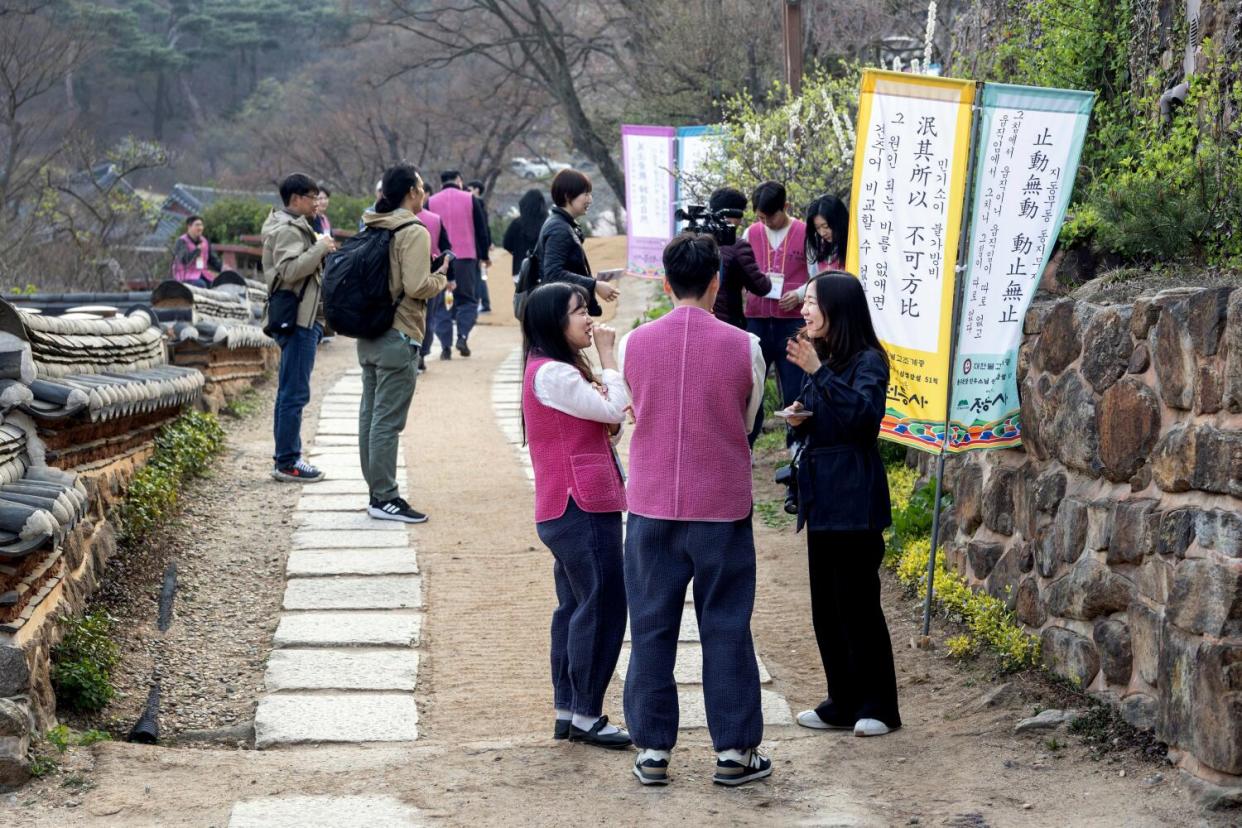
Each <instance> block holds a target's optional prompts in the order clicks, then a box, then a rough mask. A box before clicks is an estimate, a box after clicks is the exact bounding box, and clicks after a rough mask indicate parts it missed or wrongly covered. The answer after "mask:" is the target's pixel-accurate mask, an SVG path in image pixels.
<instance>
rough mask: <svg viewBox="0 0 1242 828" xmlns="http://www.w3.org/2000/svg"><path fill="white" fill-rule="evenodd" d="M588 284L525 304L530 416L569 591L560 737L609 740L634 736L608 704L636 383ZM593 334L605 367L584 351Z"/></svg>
mask: <svg viewBox="0 0 1242 828" xmlns="http://www.w3.org/2000/svg"><path fill="white" fill-rule="evenodd" d="M588 301H589V297H588V295H587V292H586V291H585V290H584V289H582V288H580V287H578V286H577V285H570V284H567V283H563V282H561V283H552V284H547V285H541V286H540V287H538V288H537V289H535V290H533V291H531V293H530V296H529V297H528V298H527V300H526V306H525V312H524V313H523V315H522V333H523V335H524V339H525V356H526V358H525V363H526V371H525V379H524V380H523V383H522V417H523V421H524V425H525V429H526V441H527V444H528V445H529V446H530V459H531V463H532V464H533V465H534V469H535V526H536V529H537V531H538V533H539V539H540V540H541V541H543V543H544V544H545V545H546V546H547V547H548V549H549V550H551V552H552V557H553V564H552V574H553V577H554V578H555V580H556V596H557V599H558V600H559V602H560V605H559V606H558V607H557V609H556V610H555V612H553V613H552V692H553V705H554V706H555V708H556V726H555V728H554V730H553V738H556V739H569V740H570V741H573V742H584V743H586V744H590V745H596V746H598V747H603V748H614V749H620V748H625V747H629V745H630V736H629V734H628V733H626V732H625V731H624V730H620V729H618V728H617V727H616V726H614V725H611V724H609V723H608V717H607V716H604V715H602V713H603V704H604V692H605V691H606V690H607V689H608V682H609V680H610V679H611V678H612V673H613V670H615V669H616V666H617V657H618V656H619V655H620V653H621V641H622V639H623V638H624V636H625V613H626V604H625V576H624V573H623V568H622V559H621V513H622V512H623V511H625V484H624V483H623V482H622V479H621V469H620V467H619V465H618V463H617V459H616V455H615V454H614V453H613V449H612V442H611V438H612V437H614V436H616V435H617V434H619V433H620V431H621V423H622V421H623V420H624V419H625V409H626V406H628V405H629V393H628V392H627V390H626V387H625V381H624V380H623V379H622V378H621V374H620V373H619V372H618V371H617V360H616V356H615V355H614V353H613V345H614V342H615V341H616V334H615V332H614V331H613V330H612V329H611V328H605V327H601V326H593V325H592V322H591V317H590V316H589V315H588V313H587V306H588ZM592 335H594V339H595V348H596V350H597V351H598V352H599V360H600V364H601V365H602V366H603V372H602V374H601V376H599V377H596V376H595V374H594V373H593V372H592V371H591V367H590V364H589V363H588V362H587V360H586V356H585V354H584V353H583V352H584V351H585V350H586V349H587V348H589V347H590V346H591V339H592Z"/></svg>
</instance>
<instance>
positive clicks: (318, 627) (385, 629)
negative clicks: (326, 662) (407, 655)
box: [272, 610, 423, 647]
mask: <svg viewBox="0 0 1242 828" xmlns="http://www.w3.org/2000/svg"><path fill="white" fill-rule="evenodd" d="M422 626H423V616H422V615H421V614H419V613H412V612H400V611H396V610H387V611H385V612H347V611H340V612H287V613H284V614H282V615H281V616H280V623H279V624H278V625H277V626H276V634H275V635H274V636H273V637H272V646H274V647H416V646H418V643H419V637H420V635H421V633H422Z"/></svg>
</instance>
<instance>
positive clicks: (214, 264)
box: [172, 216, 222, 287]
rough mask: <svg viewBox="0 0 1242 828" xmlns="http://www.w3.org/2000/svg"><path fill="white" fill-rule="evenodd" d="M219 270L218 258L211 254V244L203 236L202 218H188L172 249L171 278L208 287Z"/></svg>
mask: <svg viewBox="0 0 1242 828" xmlns="http://www.w3.org/2000/svg"><path fill="white" fill-rule="evenodd" d="M221 269H222V268H221V265H220V258H219V257H218V256H217V255H216V254H215V253H214V252H212V249H211V243H210V242H208V241H207V237H206V236H205V235H203V219H202V216H190V217H189V218H188V219H186V220H185V233H184V234H183V235H182V236H181V237H180V238H178V239H177V243H176V245H175V247H174V248H173V262H172V275H173V278H174V279H176V280H177V281H178V282H190V283H191V284H195V285H198V286H199V287H210V286H211V282H212V280H213V279H215V278H216V274H217V273H219V272H220V270H221Z"/></svg>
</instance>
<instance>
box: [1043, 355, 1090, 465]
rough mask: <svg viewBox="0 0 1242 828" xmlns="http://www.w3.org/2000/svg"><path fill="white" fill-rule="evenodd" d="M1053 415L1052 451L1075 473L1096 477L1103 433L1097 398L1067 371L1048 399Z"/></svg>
mask: <svg viewBox="0 0 1242 828" xmlns="http://www.w3.org/2000/svg"><path fill="white" fill-rule="evenodd" d="M1048 407H1049V412H1050V414H1051V417H1050V421H1049V423H1048V427H1047V429H1046V433H1047V434H1048V435H1049V436H1050V437H1051V436H1055V440H1051V439H1050V440H1049V441H1048V442H1049V450H1050V451H1052V452H1053V453H1054V454H1055V455H1056V457H1057V459H1059V460H1060V461H1061V462H1062V463H1064V464H1065V465H1066V466H1068V467H1070V468H1071V469H1074V470H1075V471H1079V472H1082V473H1083V474H1086V475H1089V476H1091V477H1097V476H1098V475H1099V474H1100V471H1101V470H1102V468H1103V464H1102V463H1101V461H1100V456H1099V455H1100V433H1099V428H1098V426H1097V424H1096V415H1095V408H1096V405H1095V395H1094V394H1093V393H1092V392H1091V389H1090V388H1089V387H1088V386H1087V385H1086V384H1085V383H1084V382H1083V381H1082V378H1081V377H1079V376H1078V373H1077V372H1075V371H1066V372H1065V373H1064V374H1062V375H1061V377H1060V379H1058V380H1057V383H1056V385H1055V386H1053V388H1052V392H1051V394H1049V396H1048Z"/></svg>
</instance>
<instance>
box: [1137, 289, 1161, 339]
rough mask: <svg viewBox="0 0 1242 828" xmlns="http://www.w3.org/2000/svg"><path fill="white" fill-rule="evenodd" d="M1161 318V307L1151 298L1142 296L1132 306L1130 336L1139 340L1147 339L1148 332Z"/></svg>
mask: <svg viewBox="0 0 1242 828" xmlns="http://www.w3.org/2000/svg"><path fill="white" fill-rule="evenodd" d="M1159 318H1160V307H1159V306H1158V305H1156V304H1155V303H1154V302H1152V300H1151V298H1150V297H1145V296H1140V297H1139V298H1138V299H1135V300H1134V304H1133V305H1131V306H1130V336H1132V337H1134V338H1135V339H1138V340H1143V339H1146V338H1147V334H1148V332H1149V331H1150V330H1151V329H1152V327H1153V326H1154V325H1155V324H1156V321H1157V320H1158V319H1159Z"/></svg>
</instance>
